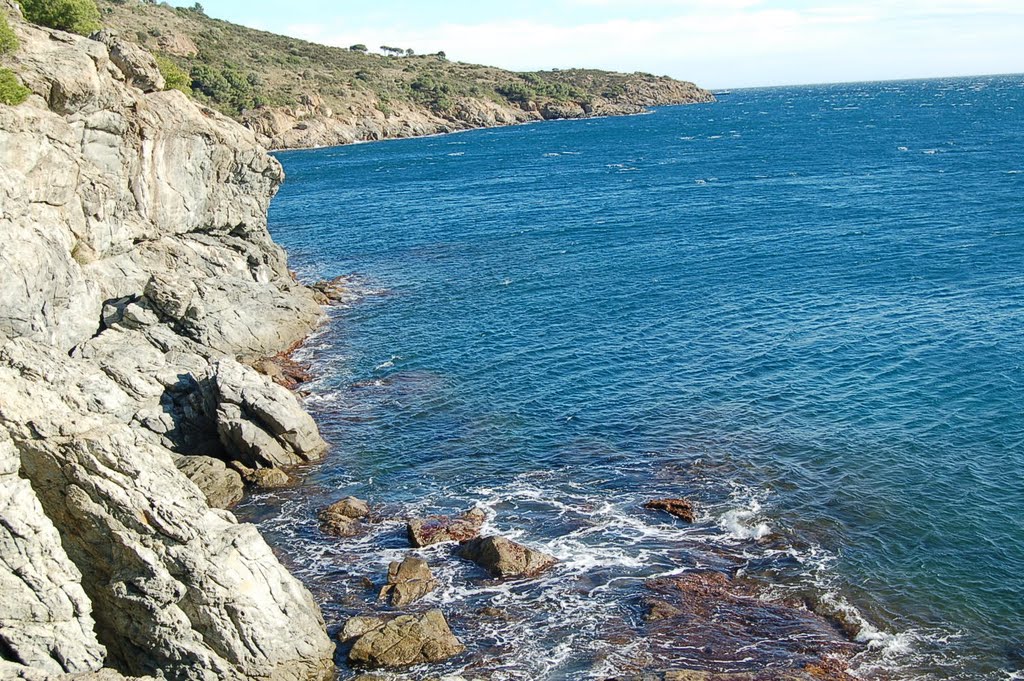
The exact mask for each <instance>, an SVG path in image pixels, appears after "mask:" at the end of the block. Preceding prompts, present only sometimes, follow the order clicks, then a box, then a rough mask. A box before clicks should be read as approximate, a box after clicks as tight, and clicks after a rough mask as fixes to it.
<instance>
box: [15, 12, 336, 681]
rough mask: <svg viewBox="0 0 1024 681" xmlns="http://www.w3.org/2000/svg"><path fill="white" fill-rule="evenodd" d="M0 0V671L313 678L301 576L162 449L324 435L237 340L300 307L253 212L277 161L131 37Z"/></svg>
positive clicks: (280, 449) (285, 448)
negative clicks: (80, 28)
mask: <svg viewBox="0 0 1024 681" xmlns="http://www.w3.org/2000/svg"><path fill="white" fill-rule="evenodd" d="M0 12H3V13H4V14H6V15H7V16H8V18H9V21H10V23H11V25H12V27H13V29H14V32H15V34H16V35H17V37H18V39H19V42H20V47H19V48H18V49H17V50H16V51H15V52H13V53H11V54H8V55H5V56H4V57H3V58H2V61H3V64H2V65H3V66H4V67H8V68H11V69H12V70H13V71H14V72H15V73H16V74H17V75H18V76H19V77H20V79H21V80H22V81H23V82H24V83H25V85H27V86H28V87H29V88H30V89H31V91H32V93H33V94H32V95H31V96H30V98H29V99H28V100H27V101H26V102H24V103H23V104H20V105H18V106H7V105H3V104H0V386H2V390H0V594H2V597H0V677H4V678H8V677H15V678H19V677H24V678H47V677H49V676H53V675H61V674H65V673H89V672H101V673H100V674H99V676H98V677H97V678H100V677H102V678H106V676H107V675H113V676H116V675H117V674H127V675H146V674H156V675H160V676H163V677H165V678H168V679H286V680H296V681H297V680H300V679H315V678H323V677H329V676H330V675H331V674H332V673H333V664H332V655H333V645H332V644H331V642H330V640H329V639H328V637H327V635H326V633H325V632H324V627H323V621H322V619H321V616H320V614H319V611H318V609H317V607H316V605H315V603H314V602H313V600H312V598H311V596H310V594H309V593H308V592H307V591H306V590H305V588H304V587H303V586H302V585H301V584H300V583H299V582H298V581H297V580H295V579H294V578H293V577H292V576H291V575H290V574H289V573H288V572H287V571H286V570H285V569H284V568H283V567H282V565H281V564H280V563H279V562H278V560H277V558H276V557H275V556H274V554H273V553H272V552H271V550H270V548H269V547H268V546H267V544H266V543H265V542H264V541H263V539H262V538H261V537H260V535H259V534H258V532H257V531H256V529H255V528H254V527H252V526H250V525H244V524H239V523H238V522H237V521H236V520H235V518H234V516H233V515H232V514H231V513H230V512H228V511H226V510H221V509H217V508H211V506H210V503H209V501H213V497H212V496H211V497H210V498H209V501H208V497H207V494H206V493H204V491H203V490H201V489H200V488H199V487H198V486H197V485H196V484H195V482H193V480H192V479H190V478H189V477H188V476H187V475H186V474H185V473H182V472H181V471H182V470H185V471H187V472H189V473H190V474H194V475H193V477H194V478H196V479H197V480H200V481H201V482H202V481H203V480H207V479H208V478H209V476H210V475H213V476H217V475H219V476H220V477H221V478H225V479H227V480H228V482H229V483H230V482H231V481H232V480H233V481H234V482H236V483H238V480H239V474H238V473H236V472H234V471H233V470H232V468H234V469H235V470H237V471H241V472H242V473H243V474H244V473H246V472H250V473H251V472H252V471H253V470H255V469H267V468H268V467H273V466H286V465H290V464H294V463H298V462H302V461H306V460H310V459H314V458H317V457H319V456H321V455H322V454H323V452H324V450H325V448H326V445H325V444H324V442H323V440H321V439H320V436H319V434H318V433H317V431H316V426H315V425H314V424H313V422H312V420H311V419H310V418H309V416H308V415H306V414H305V413H304V412H303V411H302V409H301V406H300V405H299V403H298V402H297V400H296V398H295V397H294V396H293V395H292V394H291V393H290V392H288V391H287V390H285V389H284V388H281V387H280V386H277V385H275V384H273V383H271V382H270V381H269V380H268V379H267V378H266V377H265V376H263V375H261V374H259V373H257V372H256V371H255V370H253V369H251V368H250V367H249V366H247V365H246V364H244V363H240V362H239V361H238V360H243V361H250V360H254V359H257V358H260V357H263V356H266V355H271V354H273V353H276V352H279V351H281V350H283V349H285V348H287V347H288V346H289V345H291V344H292V343H294V342H296V341H297V340H299V339H301V338H302V337H303V336H304V335H305V334H307V333H308V332H309V330H310V329H311V328H312V326H313V325H315V324H316V323H317V321H318V319H319V316H320V307H319V305H318V304H317V300H316V299H315V298H314V295H313V294H312V292H311V291H309V290H308V289H306V288H305V287H303V286H301V285H299V284H297V283H296V282H295V281H294V280H293V279H292V277H291V275H290V274H289V271H288V269H287V264H286V260H285V256H284V254H283V252H282V251H281V249H280V248H278V247H277V246H276V245H275V244H274V243H273V242H272V241H271V239H270V237H269V235H268V233H267V231H266V209H267V205H268V203H269V201H270V198H271V196H272V195H273V193H274V191H275V190H276V187H277V186H278V184H279V183H280V182H281V180H282V176H283V175H282V171H281V167H280V165H279V164H278V163H277V161H275V160H274V159H273V158H271V157H269V156H268V155H267V154H266V153H265V151H264V150H263V148H262V147H261V146H260V145H259V144H258V142H257V140H256V138H255V136H254V134H253V133H252V132H251V131H250V130H247V129H246V128H244V127H242V126H241V125H239V124H237V123H236V122H234V121H232V120H230V119H228V118H226V117H224V116H222V115H220V114H218V113H216V112H214V111H212V110H210V109H205V108H201V107H199V106H197V105H196V104H194V103H193V102H192V101H190V100H189V99H188V98H187V97H186V96H185V95H184V94H182V93H180V92H177V91H166V92H165V91H161V88H162V86H163V79H162V77H161V76H160V73H159V71H158V70H157V68H156V64H155V63H154V61H153V58H152V57H151V56H150V55H149V54H148V53H147V52H145V51H144V50H141V49H139V48H138V47H136V46H134V45H131V44H128V43H125V42H124V41H121V40H119V39H118V38H116V37H114V36H111V35H108V34H101V35H99V36H97V38H99V39H98V40H90V39H87V38H83V37H80V36H75V35H70V34H67V33H62V32H59V31H53V30H47V29H42V28H39V27H36V26H30V25H28V24H26V23H25V22H24V21H22V20H21V17H20V14H19V11H18V9H17V6H16V5H14V4H13V3H12V2H11V0H0ZM202 457H207V458H202ZM221 462H226V463H227V465H225V463H221ZM197 471H205V474H206V478H203V477H202V476H199V475H197V474H195V473H196V472H197ZM232 476H233V477H232ZM238 484H240V483H238ZM215 503H216V502H215Z"/></svg>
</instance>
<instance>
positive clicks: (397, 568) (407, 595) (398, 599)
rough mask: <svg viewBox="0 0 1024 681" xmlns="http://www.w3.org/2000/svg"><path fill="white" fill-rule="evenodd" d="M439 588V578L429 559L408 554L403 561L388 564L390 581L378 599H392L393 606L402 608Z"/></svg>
mask: <svg viewBox="0 0 1024 681" xmlns="http://www.w3.org/2000/svg"><path fill="white" fill-rule="evenodd" d="M436 588H437V580H435V579H434V574H433V573H432V572H431V571H430V566H429V565H427V561H425V560H423V559H422V558H416V557H414V556H406V557H405V558H403V559H402V561H401V562H398V561H394V562H392V563H391V564H390V565H388V581H387V584H385V585H384V586H383V587H382V588H381V590H380V596H379V597H378V600H381V601H390V604H391V607H393V608H401V607H404V606H406V605H408V604H410V603H412V602H414V601H418V600H419V599H421V598H423V597H424V596H426V595H427V594H428V593H430V592H431V591H433V590H434V589H436Z"/></svg>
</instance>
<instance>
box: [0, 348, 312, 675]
mask: <svg viewBox="0 0 1024 681" xmlns="http://www.w3.org/2000/svg"><path fill="white" fill-rule="evenodd" d="M87 364H88V360H75V359H72V358H69V357H67V356H62V355H61V354H60V353H59V352H56V351H54V350H53V349H46V350H43V349H40V348H37V347H33V346H32V344H31V342H29V341H24V340H22V341H18V342H12V343H9V344H8V345H6V346H4V348H2V349H0V382H2V383H3V385H4V386H5V388H6V391H5V394H4V396H3V399H2V401H0V425H2V426H3V427H4V428H6V430H7V431H8V432H9V433H10V435H11V439H12V442H13V443H14V445H15V447H16V448H17V450H18V453H19V456H20V458H21V463H22V470H23V473H24V474H25V475H26V476H27V477H28V479H29V480H30V481H31V482H32V486H33V489H35V490H36V493H37V495H38V499H39V502H40V504H41V506H42V509H43V512H44V513H45V515H46V517H48V518H49V519H50V520H52V521H53V524H54V525H55V526H56V527H57V530H58V531H59V532H60V533H61V543H62V545H63V547H64V550H65V551H66V552H67V555H68V557H69V558H70V559H71V561H72V562H73V563H74V564H75V565H76V566H77V567H78V569H79V570H80V571H81V573H82V578H81V584H82V588H83V589H84V591H85V593H86V595H87V596H88V599H89V601H91V604H92V612H93V618H94V619H95V621H96V631H97V632H100V635H101V642H102V643H103V644H104V645H105V646H106V648H107V653H108V660H111V661H113V662H115V663H116V665H117V666H118V667H119V668H121V669H124V670H126V671H129V672H131V673H135V674H149V673H155V672H157V671H158V670H159V671H162V672H163V673H165V674H169V675H173V676H175V677H176V678H183V679H200V678H208V677H211V676H215V677H237V676H242V677H244V676H261V677H263V676H266V677H269V678H277V679H308V678H319V677H320V676H321V675H323V674H324V673H325V671H326V670H327V669H328V668H329V667H330V659H331V645H330V641H329V640H328V638H327V636H326V634H325V632H324V630H323V623H322V620H321V618H320V616H319V613H318V611H317V608H316V605H315V604H314V603H313V600H312V598H311V597H310V595H309V593H308V592H307V591H306V590H305V589H304V588H303V587H302V586H301V585H300V584H299V583H298V582H297V581H296V580H295V579H294V578H293V577H291V576H290V575H289V574H288V573H287V572H286V571H285V570H284V568H283V567H282V566H281V564H280V563H279V562H278V561H277V559H276V558H275V557H274V555H273V553H272V552H271V551H270V548H269V547H268V546H267V545H266V543H265V542H264V541H263V539H262V538H261V537H260V536H259V534H258V533H257V531H256V529H255V528H254V527H253V526H251V525H240V524H238V523H237V522H236V521H235V519H234V518H233V517H232V516H231V515H230V514H228V513H226V512H224V511H217V510H211V509H210V508H209V507H208V505H207V502H206V499H205V497H204V496H203V495H202V493H201V492H200V491H199V489H198V488H197V487H196V486H195V485H194V484H193V483H192V482H191V481H190V480H189V479H188V478H186V477H185V476H184V475H182V474H181V473H180V472H179V471H178V469H177V468H176V467H175V464H174V459H173V456H172V454H171V452H169V451H168V450H166V449H164V448H162V447H160V446H158V445H154V444H152V443H149V442H147V441H146V440H144V439H143V438H142V437H141V436H140V435H139V434H138V432H136V431H135V430H133V429H132V427H131V426H130V425H129V424H127V423H125V422H123V421H120V420H118V419H116V418H114V417H112V416H111V415H110V414H109V413H106V412H105V411H104V410H103V409H102V408H100V406H99V405H93V409H92V410H90V409H89V408H88V405H90V404H92V403H91V402H90V397H89V395H88V394H87V393H86V392H85V390H84V389H83V387H82V386H80V385H77V384H76V383H74V382H73V381H74V378H75V377H76V375H77V372H78V371H79V370H80V369H81V368H82V367H83V365H87Z"/></svg>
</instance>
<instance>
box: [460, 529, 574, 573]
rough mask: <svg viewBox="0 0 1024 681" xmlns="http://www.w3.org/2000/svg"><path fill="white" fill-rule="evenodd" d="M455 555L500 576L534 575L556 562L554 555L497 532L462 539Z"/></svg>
mask: <svg viewBox="0 0 1024 681" xmlns="http://www.w3.org/2000/svg"><path fill="white" fill-rule="evenodd" d="M459 555H460V556H461V557H463V558H466V559H468V560H471V561H473V562H474V563H476V564H477V565H479V566H480V567H482V568H484V569H485V570H487V571H488V572H490V573H491V574H492V575H494V576H495V577H502V578H504V577H534V576H536V575H538V574H540V573H541V572H544V571H545V570H547V569H548V568H550V567H551V566H552V565H554V564H555V563H557V562H558V560H557V559H556V558H555V557H554V556H549V555H548V554H546V553H542V552H541V551H537V550H535V549H531V548H529V547H528V546H523V545H522V544H519V543H518V542H514V541H512V540H511V539H506V538H505V537H497V536H492V537H480V538H477V539H471V540H469V541H467V542H463V543H462V545H461V546H459Z"/></svg>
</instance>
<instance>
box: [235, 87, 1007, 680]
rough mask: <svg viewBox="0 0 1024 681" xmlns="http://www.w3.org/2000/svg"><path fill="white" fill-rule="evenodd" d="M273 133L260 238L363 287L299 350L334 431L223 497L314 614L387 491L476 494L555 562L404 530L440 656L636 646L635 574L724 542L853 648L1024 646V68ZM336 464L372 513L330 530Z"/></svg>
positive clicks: (329, 604) (441, 505)
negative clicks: (315, 447) (323, 145)
mask: <svg viewBox="0 0 1024 681" xmlns="http://www.w3.org/2000/svg"><path fill="white" fill-rule="evenodd" d="M279 158H280V160H281V162H282V163H283V164H284V167H285V169H286V171H287V173H288V179H287V181H286V183H285V184H284V186H283V188H282V189H281V192H280V194H279V195H278V196H277V198H276V199H275V200H274V201H273V204H272V206H271V213H270V229H271V232H272V234H273V236H274V238H275V239H277V240H278V241H279V242H280V243H281V244H282V245H283V246H284V247H285V248H286V249H287V250H288V252H289V254H290V257H291V263H292V266H293V267H294V268H295V269H296V270H297V271H298V273H299V275H300V277H301V278H303V279H304V280H307V281H312V280H315V279H320V278H326V277H333V276H336V275H347V276H349V277H350V280H349V281H350V288H351V291H352V293H353V300H351V301H350V302H348V303H347V304H345V305H342V306H339V307H336V308H334V309H332V310H331V313H330V314H331V321H330V323H329V324H328V325H327V326H325V327H324V328H323V329H322V330H321V331H320V332H319V333H318V334H317V335H316V336H315V337H313V338H312V339H311V340H310V342H309V343H308V344H307V346H306V348H305V349H304V350H303V351H302V355H301V356H302V357H303V358H304V359H306V360H308V361H311V362H313V366H314V370H315V374H316V376H317V378H316V380H315V381H314V382H312V383H310V384H307V386H306V389H307V390H308V391H309V392H310V395H309V397H308V398H307V404H308V405H309V407H310V409H311V410H312V411H313V413H314V414H315V416H316V417H317V419H318V421H319V422H320V424H321V427H322V429H323V431H324V433H325V436H326V437H327V438H328V440H329V441H330V442H331V443H332V445H333V450H332V452H331V454H330V455H329V458H328V459H327V460H326V462H325V463H324V464H322V465H320V466H317V467H312V468H310V469H309V470H307V471H304V472H303V474H302V476H301V485H300V486H298V487H296V488H293V489H288V490H284V491H279V492H274V493H262V494H259V495H257V496H255V497H254V498H252V499H250V500H249V501H247V502H245V504H244V505H243V506H242V507H241V508H240V509H239V514H240V515H241V516H242V517H243V518H244V519H246V520H251V521H254V522H258V523H259V525H260V527H261V529H262V530H263V532H264V533H265V535H266V536H267V537H268V538H269V540H270V542H271V543H272V545H274V546H275V547H276V548H277V549H278V551H279V553H280V554H281V555H282V558H283V560H285V561H286V562H287V563H288V564H289V565H290V566H291V567H292V568H293V569H294V570H296V572H297V573H298V574H299V576H300V577H301V578H302V579H303V580H304V581H305V582H306V583H307V584H308V585H309V586H310V588H311V589H312V591H313V593H314V595H315V596H316V598H317V599H318V601H319V602H320V603H321V604H322V607H323V609H324V612H325V617H326V619H327V622H328V625H329V627H331V628H332V630H333V629H334V628H336V627H337V626H338V625H339V624H340V623H342V622H343V621H344V619H345V618H346V617H348V616H350V615H352V614H356V613H360V612H363V611H365V610H368V609H373V608H376V607H378V606H376V605H375V603H374V595H373V593H372V592H371V591H369V590H368V589H367V588H366V587H365V586H364V583H363V579H364V578H369V579H370V580H373V581H375V582H377V583H379V582H380V581H381V580H382V578H383V576H384V574H385V573H386V569H387V564H388V562H389V561H391V560H395V559H398V558H401V557H402V556H403V555H405V553H406V552H407V551H408V544H407V542H406V540H405V534H404V524H403V522H402V518H404V517H406V516H408V515H415V514H427V513H446V512H459V511H461V510H465V509H468V508H471V507H473V506H480V507H482V508H484V509H485V510H486V511H487V513H488V517H489V520H488V528H487V529H488V531H489V532H500V533H502V534H506V535H508V536H511V537H514V538H517V539H518V540H519V541H522V542H524V543H527V544H529V545H531V546H535V547H537V548H540V549H543V550H545V551H548V552H549V553H552V554H554V555H555V556H557V557H558V558H559V559H560V561H561V562H560V564H559V566H558V567H557V568H556V569H555V570H554V571H552V572H551V573H549V574H548V575H546V576H544V577H542V578H538V579H534V580H525V581H513V582H508V583H501V582H495V581H493V580H489V579H486V578H484V576H483V575H482V573H481V572H480V571H479V569H478V568H476V567H475V566H473V565H471V564H467V563H464V562H462V561H459V560H458V559H456V558H454V557H452V556H451V555H450V553H451V549H450V547H448V546H443V547H434V548H431V549H429V550H426V551H425V552H423V553H422V555H424V556H425V557H427V558H428V560H429V561H430V562H431V564H432V566H434V569H435V572H436V573H438V576H439V579H440V582H441V587H440V588H439V589H438V591H436V592H435V593H433V594H432V595H431V596H430V597H428V599H427V600H426V601H425V603H424V607H440V608H442V609H443V610H444V611H445V612H446V614H448V616H449V619H450V621H451V623H452V628H453V630H454V631H455V633H456V634H458V635H459V636H460V638H462V639H463V641H464V642H466V643H467V645H468V647H469V651H468V652H467V654H466V655H463V656H461V657H459V658H456V659H455V660H452V661H451V662H449V663H446V664H443V665H439V666H437V667H434V668H432V669H430V670H429V672H430V673H432V674H435V675H436V674H437V673H439V672H455V671H459V670H463V669H466V670H468V671H467V672H466V673H467V675H469V676H472V675H473V673H480V672H482V671H485V670H486V671H487V673H488V674H491V675H493V676H491V677H490V678H494V679H577V678H578V679H586V678H595V679H597V678H604V677H607V676H609V675H614V674H616V673H620V672H624V671H629V670H630V669H632V666H631V665H634V664H636V663H637V661H638V660H642V659H644V656H645V655H648V656H649V655H650V651H649V650H648V648H649V646H650V644H649V642H647V641H645V640H644V639H643V637H641V636H630V633H629V632H631V631H634V630H635V628H636V623H637V622H640V621H641V616H642V613H641V610H640V607H639V604H638V598H639V597H640V594H641V593H642V591H643V580H644V579H645V578H647V577H651V576H656V575H673V574H679V573H681V572H684V571H686V570H688V569H691V568H694V567H699V566H701V565H706V564H709V561H710V558H709V557H710V556H721V555H723V554H728V555H730V556H732V558H733V559H734V560H735V561H739V562H740V563H741V564H742V565H741V572H742V573H745V574H749V575H750V576H751V577H752V578H755V579H758V580H763V581H764V583H765V584H768V585H770V590H771V592H772V593H774V594H776V595H778V596H780V597H781V596H786V595H787V594H797V593H798V594H801V595H803V597H806V594H809V593H813V594H815V596H814V597H813V600H816V602H817V603H818V605H819V606H821V607H823V608H825V609H826V610H829V609H831V612H832V613H833V614H834V615H836V616H839V617H841V619H843V620H844V621H846V622H847V623H848V624H850V623H852V632H853V633H854V636H855V638H856V639H857V640H858V641H859V642H860V643H861V644H862V647H861V652H860V653H858V655H857V657H856V658H855V659H854V669H855V670H857V673H858V674H859V675H861V676H863V677H865V678H895V679H902V678H908V679H910V678H913V679H1008V678H1024V673H1022V670H1024V76H1002V77H981V78H969V79H950V80H928V81H908V82H888V83H863V84H847V85H824V86H808V87H787V88H773V89H752V90H739V91H734V92H732V93H730V94H727V95H724V96H722V97H721V99H720V101H719V102H718V103H716V104H707V105H694V106H685V107H667V108H660V109H657V110H655V111H654V112H653V113H651V114H649V115H641V116H633V117H623V118H606V119H594V120H583V121H559V122H549V123H541V124H533V125H524V126H518V127H510V128H503V129H491V130H478V131H471V132H466V133H460V134H455V135H447V136H439V137H432V138H423V139H414V140H400V141H388V142H380V143H373V144H362V145H354V146H348V147H341V148H332V149H322V150H315V151H299V152H288V153H281V154H279ZM347 494H354V495H356V496H359V497H362V498H366V499H368V500H370V501H371V502H372V503H373V504H375V505H376V507H377V509H378V512H379V514H380V516H381V517H383V518H386V519H387V520H385V521H383V522H380V523H376V524H374V525H372V526H371V527H370V531H369V533H368V534H367V535H365V536H363V537H360V538H356V539H350V540H339V539H332V538H329V537H325V536H323V535H322V534H320V532H319V530H318V529H317V521H316V512H317V510H318V509H319V508H321V507H323V506H324V505H326V504H327V503H330V502H331V501H334V500H335V499H337V498H339V497H341V496H344V495H347ZM663 496H686V497H689V498H691V499H693V500H694V501H695V502H696V503H697V504H698V506H699V509H700V514H699V518H698V521H697V523H695V524H693V525H687V524H685V523H682V522H680V521H676V520H674V519H672V518H671V517H669V516H667V515H662V514H658V513H655V512H651V511H645V510H644V509H642V508H641V504H642V503H643V502H644V501H645V500H647V499H651V498H657V497H663ZM482 608H492V609H497V610H498V611H500V612H501V613H504V614H503V616H502V617H484V616H481V615H479V614H478V613H479V612H481V609H482ZM487 612H493V610H492V611H487ZM673 661H674V662H677V663H685V664H682V665H681V666H697V667H701V666H703V667H704V668H716V664H718V663H716V661H715V660H713V659H708V658H707V656H705V657H703V658H702V653H701V651H699V650H697V651H694V650H680V651H678V656H677V657H676V658H675V659H674V660H669V662H673ZM662 662H664V660H663V661H662ZM719 662H720V661H719ZM662 666H663V667H664V668H668V667H671V666H672V665H670V664H663V665H662ZM723 666H724V667H725V668H730V669H739V668H742V665H737V664H735V663H730V664H724V663H722V664H718V667H719V668H721V667H723ZM427 671H428V670H414V674H423V673H427ZM349 673H350V672H349V671H347V670H346V669H344V668H343V669H342V671H341V675H342V677H343V678H346V677H347V676H348V675H349Z"/></svg>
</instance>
